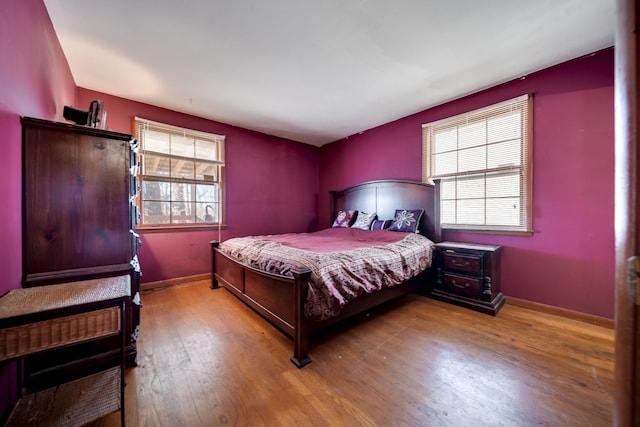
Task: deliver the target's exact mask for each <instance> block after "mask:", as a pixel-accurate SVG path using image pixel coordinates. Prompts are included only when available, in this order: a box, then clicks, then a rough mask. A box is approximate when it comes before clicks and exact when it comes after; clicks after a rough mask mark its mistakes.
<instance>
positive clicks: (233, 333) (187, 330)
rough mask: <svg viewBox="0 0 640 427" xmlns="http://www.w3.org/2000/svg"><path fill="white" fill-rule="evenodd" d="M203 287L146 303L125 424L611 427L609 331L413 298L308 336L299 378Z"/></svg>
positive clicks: (272, 339)
mask: <svg viewBox="0 0 640 427" xmlns="http://www.w3.org/2000/svg"><path fill="white" fill-rule="evenodd" d="M208 285H209V283H208V282H207V281H199V282H192V283H186V284H182V285H178V286H173V287H169V288H164V289H161V290H155V291H152V292H147V293H145V294H144V295H143V299H142V302H143V308H142V312H141V313H142V314H141V316H142V319H141V328H140V336H139V340H138V366H137V367H136V368H132V369H129V370H128V371H127V387H126V422H127V425H128V426H130V427H137V426H171V427H178V426H218V425H220V426H298V425H299V426H475V427H479V426H581V427H586V426H590V427H594V426H610V425H611V424H612V411H613V394H612V390H613V347H614V345H613V339H614V333H613V330H611V329H608V328H604V327H600V326H594V325H590V324H586V323H582V322H579V321H574V320H567V319H564V318H560V317H557V316H553V315H549V314H542V313H539V312H534V311H530V310H527V309H523V308H519V307H514V306H510V305H508V304H507V305H506V306H505V307H504V308H503V309H502V311H501V312H500V313H499V314H498V316H496V317H492V316H488V315H485V314H481V313H477V312H474V311H471V310H468V309H464V308H460V307H456V306H453V305H450V304H446V303H443V302H439V301H435V300H432V299H429V298H427V297H424V296H420V295H410V296H407V297H403V298H401V299H400V300H397V301H395V302H392V303H390V304H388V305H386V306H384V307H383V308H380V309H376V310H374V311H371V312H370V313H368V314H366V315H362V316H358V317H357V318H356V319H353V320H352V321H348V322H347V323H343V324H341V325H340V326H339V327H336V328H334V329H332V330H329V331H328V332H326V333H322V334H321V335H319V336H317V337H316V339H315V340H313V344H312V347H311V351H310V353H311V357H312V359H313V363H311V364H310V365H308V366H307V367H305V368H303V369H297V368H296V367H295V366H294V365H293V364H292V363H291V362H290V361H289V357H290V356H291V353H292V345H291V340H290V339H289V338H287V337H286V336H285V335H283V334H282V333H280V332H279V331H278V330H277V329H275V328H274V327H273V326H271V325H270V324H269V323H268V322H267V321H265V320H264V319H263V318H261V317H260V316H258V315H257V314H255V312H253V311H252V310H251V309H249V308H248V307H246V306H245V305H244V304H243V303H241V302H240V301H239V300H238V299H236V298H235V297H234V296H232V295H231V294H230V293H229V292H227V291H226V290H224V289H218V290H211V289H209V288H208ZM92 425H93V426H117V425H119V416H118V414H112V415H111V416H109V417H106V418H105V419H103V420H100V421H98V422H96V423H94V424H92Z"/></svg>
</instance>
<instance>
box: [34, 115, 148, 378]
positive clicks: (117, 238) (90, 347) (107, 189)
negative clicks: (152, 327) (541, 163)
mask: <svg viewBox="0 0 640 427" xmlns="http://www.w3.org/2000/svg"><path fill="white" fill-rule="evenodd" d="M22 129H23V131H22V132H23V134H22V140H23V152H22V159H23V162H22V173H23V175H22V186H23V201H22V212H23V222H22V229H23V233H22V251H23V252H22V254H23V282H22V286H23V287H33V286H47V285H52V284H58V283H69V282H71V283H73V282H79V281H82V280H87V279H97V278H105V277H114V276H122V275H128V276H130V282H131V301H129V302H128V304H127V306H128V307H127V311H126V313H127V315H126V318H125V325H124V326H125V328H124V329H125V334H126V337H127V338H126V354H127V361H128V364H129V365H132V364H135V360H136V338H137V333H138V326H139V324H140V297H139V276H140V267H139V263H138V258H137V251H138V247H139V245H140V238H139V236H138V235H137V234H136V232H135V226H136V224H137V222H138V216H139V214H138V210H137V207H136V197H137V193H138V184H137V178H136V175H137V168H138V151H137V143H136V141H135V139H134V138H133V137H132V136H131V135H127V134H123V133H117V132H111V131H106V130H102V129H97V128H93V127H89V126H78V125H72V124H67V123H57V122H51V121H46V120H40V119H34V118H27V117H23V118H22ZM117 347H118V344H117V343H116V342H113V340H112V338H107V339H102V340H96V341H93V342H91V343H88V344H84V345H81V346H75V347H73V348H67V349H62V350H60V351H59V352H56V353H54V354H51V353H48V354H47V356H46V357H44V356H33V357H30V358H28V359H27V360H25V363H24V377H25V386H26V387H27V388H29V387H33V388H42V387H46V386H48V385H50V384H55V383H57V382H59V380H60V378H61V377H64V378H69V377H73V376H75V375H81V372H83V371H86V370H91V369H99V368H100V366H101V364H104V363H107V362H109V361H110V360H111V359H112V358H113V357H117Z"/></svg>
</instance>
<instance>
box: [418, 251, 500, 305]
mask: <svg viewBox="0 0 640 427" xmlns="http://www.w3.org/2000/svg"><path fill="white" fill-rule="evenodd" d="M501 250H502V246H496V245H479V244H474V243H458V242H441V243H437V244H436V249H435V261H434V262H435V265H436V270H437V277H438V279H437V284H436V287H435V288H434V289H433V290H432V291H431V296H432V297H434V298H436V299H439V300H443V301H447V302H451V303H454V304H457V305H461V306H464V307H468V308H471V309H473V310H477V311H480V312H482V313H486V314H492V315H494V316H495V315H496V314H497V313H498V311H499V310H500V309H501V308H502V306H503V305H504V295H503V294H502V292H501V289H500V252H501Z"/></svg>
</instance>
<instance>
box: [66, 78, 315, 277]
mask: <svg viewBox="0 0 640 427" xmlns="http://www.w3.org/2000/svg"><path fill="white" fill-rule="evenodd" d="M94 99H100V100H101V101H102V102H103V103H104V104H105V108H106V109H107V127H108V128H110V129H112V130H115V131H118V132H125V133H131V132H132V127H131V123H132V119H133V117H135V116H138V117H142V118H145V119H149V120H154V121H158V122H163V123H168V124H172V125H175V126H182V127H187V128H190V129H196V130H200V131H205V132H212V133H216V134H221V135H225V136H226V143H225V156H226V159H225V160H226V165H227V167H226V203H227V210H226V219H227V220H226V222H227V228H226V229H225V230H222V232H221V238H222V239H227V238H229V237H234V236H246V235H252V234H254V235H255V234H273V233H284V232H303V231H312V230H315V229H316V228H317V212H318V204H317V189H318V176H319V170H318V166H319V149H318V148H316V147H313V146H309V145H305V144H300V143H297V142H293V141H289V140H285V139H282V138H276V137H272V136H268V135H264V134H261V133H257V132H253V131H249V130H246V129H242V128H238V127H234V126H230V125H226V124H223V123H218V122H215V121H211V120H205V119H201V118H197V117H194V116H190V115H187V114H181V113H176V112H175V111H170V110H166V109H162V108H158V107H154V106H151V105H148V104H143V103H139V102H135V101H130V100H126V99H123V98H118V97H114V96H110V95H106V94H103V93H98V92H94V91H90V90H86V89H82V88H79V89H78V107H79V108H87V107H88V106H89V103H90V102H91V101H92V100H94ZM140 233H141V238H142V242H143V244H142V247H141V248H140V255H139V256H140V263H141V265H142V272H143V276H142V281H143V282H155V281H159V280H165V279H172V278H179V277H185V276H192V275H197V274H203V273H210V272H211V265H210V262H211V261H210V260H211V258H210V257H211V249H210V245H209V242H210V241H211V240H217V239H218V238H219V237H218V230H217V229H215V230H205V231H187V232H176V231H172V232H155V231H154V232H145V231H141V232H140Z"/></svg>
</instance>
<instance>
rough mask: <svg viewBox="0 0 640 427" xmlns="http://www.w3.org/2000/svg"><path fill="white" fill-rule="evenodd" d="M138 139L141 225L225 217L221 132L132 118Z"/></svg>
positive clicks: (205, 221)
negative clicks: (215, 132) (209, 131)
mask: <svg viewBox="0 0 640 427" xmlns="http://www.w3.org/2000/svg"><path fill="white" fill-rule="evenodd" d="M134 127H135V136H136V138H137V139H138V141H139V143H140V155H141V158H140V161H141V168H140V171H141V173H140V182H141V198H140V200H141V202H140V203H141V206H140V209H141V212H142V215H141V226H142V227H145V226H149V227H175V226H182V227H185V226H186V227H188V226H198V225H200V226H202V225H208V224H220V223H222V222H223V206H222V200H223V199H224V198H223V197H222V195H223V193H224V141H225V137H224V136H222V135H215V134H209V133H206V132H200V131H195V130H191V129H184V128H180V127H176V126H171V125H167V124H163V123H158V122H153V121H150V120H146V119H141V118H139V117H136V118H134Z"/></svg>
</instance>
